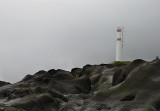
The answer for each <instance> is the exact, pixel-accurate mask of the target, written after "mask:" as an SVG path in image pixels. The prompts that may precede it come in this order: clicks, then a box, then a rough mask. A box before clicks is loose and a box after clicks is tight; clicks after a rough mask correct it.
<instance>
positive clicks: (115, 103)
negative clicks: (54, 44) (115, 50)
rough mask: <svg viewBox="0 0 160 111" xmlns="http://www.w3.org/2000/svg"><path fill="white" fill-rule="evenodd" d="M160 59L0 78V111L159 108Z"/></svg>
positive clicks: (134, 110)
mask: <svg viewBox="0 0 160 111" xmlns="http://www.w3.org/2000/svg"><path fill="white" fill-rule="evenodd" d="M159 110H160V60H159V59H156V60H154V61H152V62H146V61H143V60H140V59H137V60H135V61H133V62H131V63H129V64H125V65H124V64H123V65H120V64H118V65H116V64H101V65H86V66H84V67H83V68H74V69H72V70H71V72H69V71H64V70H61V69H58V70H55V69H51V70H49V71H43V70H42V71H39V72H37V73H35V74H33V75H30V74H28V75H27V76H25V77H24V78H23V79H22V80H21V81H20V82H17V83H14V84H10V83H7V82H3V81H0V111H159Z"/></svg>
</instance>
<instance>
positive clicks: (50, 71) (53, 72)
mask: <svg viewBox="0 0 160 111" xmlns="http://www.w3.org/2000/svg"><path fill="white" fill-rule="evenodd" d="M48 73H50V74H52V75H54V74H56V73H57V71H56V70H55V69H51V70H49V71H48Z"/></svg>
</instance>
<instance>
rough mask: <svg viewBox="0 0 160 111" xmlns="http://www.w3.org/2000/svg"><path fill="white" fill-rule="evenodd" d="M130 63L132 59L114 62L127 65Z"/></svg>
mask: <svg viewBox="0 0 160 111" xmlns="http://www.w3.org/2000/svg"><path fill="white" fill-rule="evenodd" d="M130 63H131V61H114V62H113V63H112V64H114V65H127V64H130Z"/></svg>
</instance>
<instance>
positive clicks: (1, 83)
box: [0, 81, 11, 87]
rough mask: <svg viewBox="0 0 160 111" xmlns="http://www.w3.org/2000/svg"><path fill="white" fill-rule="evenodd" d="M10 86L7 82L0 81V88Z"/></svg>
mask: <svg viewBox="0 0 160 111" xmlns="http://www.w3.org/2000/svg"><path fill="white" fill-rule="evenodd" d="M8 84H11V83H9V82H4V81H0V87H2V86H5V85H8Z"/></svg>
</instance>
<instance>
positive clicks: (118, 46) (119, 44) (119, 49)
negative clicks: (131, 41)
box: [116, 27, 122, 61]
mask: <svg viewBox="0 0 160 111" xmlns="http://www.w3.org/2000/svg"><path fill="white" fill-rule="evenodd" d="M116 61H122V28H121V27H118V28H117V39H116Z"/></svg>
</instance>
